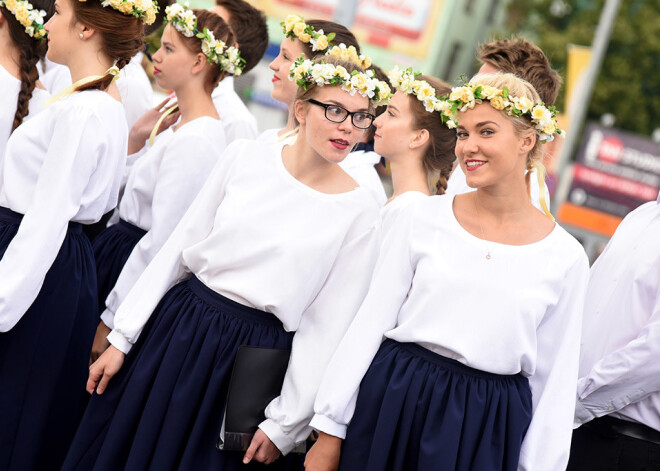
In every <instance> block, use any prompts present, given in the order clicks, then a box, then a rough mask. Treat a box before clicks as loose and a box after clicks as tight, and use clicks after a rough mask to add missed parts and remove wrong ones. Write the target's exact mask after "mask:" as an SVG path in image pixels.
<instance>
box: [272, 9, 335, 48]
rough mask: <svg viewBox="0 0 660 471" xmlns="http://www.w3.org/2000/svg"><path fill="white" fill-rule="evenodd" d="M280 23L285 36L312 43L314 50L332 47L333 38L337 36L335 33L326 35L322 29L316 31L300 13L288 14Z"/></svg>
mask: <svg viewBox="0 0 660 471" xmlns="http://www.w3.org/2000/svg"><path fill="white" fill-rule="evenodd" d="M280 25H281V26H282V32H283V33H284V36H285V37H287V38H291V39H296V38H298V39H300V40H301V41H302V42H304V43H311V45H312V51H325V50H326V49H328V48H329V47H332V40H333V39H334V38H335V33H330V34H328V35H326V34H325V33H324V32H323V30H322V29H320V30H318V31H316V30H315V29H314V28H313V27H312V26H310V25H308V24H307V23H305V20H303V19H302V18H301V17H299V16H298V15H289V16H287V17H286V18H285V19H284V21H283V22H281V23H280Z"/></svg>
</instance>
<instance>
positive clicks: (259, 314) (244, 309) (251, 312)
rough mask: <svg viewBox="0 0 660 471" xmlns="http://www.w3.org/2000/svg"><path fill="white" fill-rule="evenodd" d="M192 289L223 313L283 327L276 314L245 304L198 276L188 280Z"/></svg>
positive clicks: (187, 282) (188, 284)
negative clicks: (210, 286)
mask: <svg viewBox="0 0 660 471" xmlns="http://www.w3.org/2000/svg"><path fill="white" fill-rule="evenodd" d="M186 284H187V286H188V288H189V289H190V291H192V292H193V293H194V294H195V295H196V296H197V297H199V298H200V299H201V300H202V301H204V302H206V303H207V304H210V305H211V306H213V307H215V308H216V309H218V310H219V311H221V312H222V313H223V314H229V315H233V316H236V317H238V318H241V319H249V320H251V321H253V322H258V323H261V324H268V325H273V326H279V327H282V321H280V320H279V319H278V318H277V317H276V316H275V315H274V314H271V313H269V312H265V311H260V310H259V309H255V308H253V307H248V306H243V305H242V304H241V303H237V302H236V301H233V300H231V299H229V298H227V297H225V296H223V295H221V294H219V293H217V292H215V291H213V290H212V289H211V288H209V287H208V286H206V285H205V284H204V283H203V282H202V281H200V280H199V279H198V278H197V277H196V276H194V275H193V276H192V277H191V278H190V279H188V280H187V281H186Z"/></svg>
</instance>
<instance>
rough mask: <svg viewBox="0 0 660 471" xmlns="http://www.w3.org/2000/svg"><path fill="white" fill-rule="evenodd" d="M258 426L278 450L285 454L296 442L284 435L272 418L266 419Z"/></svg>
mask: <svg viewBox="0 0 660 471" xmlns="http://www.w3.org/2000/svg"><path fill="white" fill-rule="evenodd" d="M259 428H260V429H261V430H262V431H263V432H264V433H265V434H266V435H267V436H268V438H269V439H270V441H271V442H273V444H274V445H275V446H276V447H277V449H278V450H280V451H281V452H282V454H283V455H286V454H287V453H289V452H290V451H291V450H293V449H294V448H295V447H296V443H295V442H294V441H293V440H291V439H290V438H289V436H288V435H286V434H285V433H284V432H283V431H282V429H281V428H280V426H279V425H277V424H276V423H275V421H274V420H272V419H266V420H264V421H263V422H261V423H260V424H259Z"/></svg>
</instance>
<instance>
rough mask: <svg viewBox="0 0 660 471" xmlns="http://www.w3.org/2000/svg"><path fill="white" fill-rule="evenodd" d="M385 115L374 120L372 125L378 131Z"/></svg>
mask: <svg viewBox="0 0 660 471" xmlns="http://www.w3.org/2000/svg"><path fill="white" fill-rule="evenodd" d="M384 114H385V113H383V114H381V115H380V116H376V119H374V120H373V122H372V123H371V125H372V126H374V127H375V128H376V129H378V128H379V127H380V126H381V118H382V117H383V115H384Z"/></svg>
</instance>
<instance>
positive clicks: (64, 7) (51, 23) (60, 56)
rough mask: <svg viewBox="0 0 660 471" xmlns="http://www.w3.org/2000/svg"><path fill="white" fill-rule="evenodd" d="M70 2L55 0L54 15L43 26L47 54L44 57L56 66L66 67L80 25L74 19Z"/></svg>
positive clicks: (73, 49)
mask: <svg viewBox="0 0 660 471" xmlns="http://www.w3.org/2000/svg"><path fill="white" fill-rule="evenodd" d="M71 1H72V0H57V1H56V2H55V13H54V14H53V16H52V17H51V19H50V20H48V22H47V23H46V24H45V25H44V28H45V29H46V31H47V32H48V52H47V53H46V57H48V59H50V60H51V61H53V62H56V63H58V64H62V65H67V64H69V62H70V59H71V57H72V55H73V54H74V53H75V51H76V48H77V46H78V45H79V44H80V38H79V36H78V35H79V34H80V33H81V32H82V30H83V27H82V25H81V24H80V23H79V22H78V21H76V20H75V19H74V13H73V6H72V5H71Z"/></svg>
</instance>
